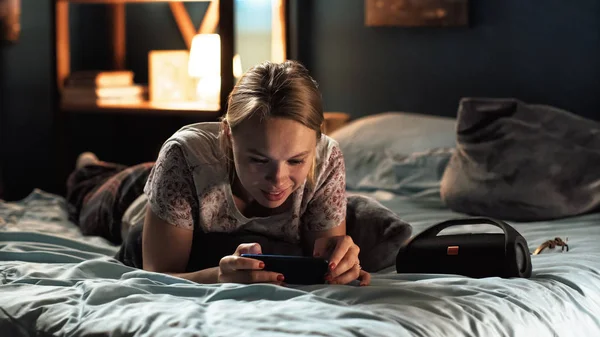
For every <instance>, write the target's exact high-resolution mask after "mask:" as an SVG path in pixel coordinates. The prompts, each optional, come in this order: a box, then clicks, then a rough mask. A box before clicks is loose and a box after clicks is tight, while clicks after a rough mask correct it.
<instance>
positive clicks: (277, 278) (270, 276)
mask: <svg viewBox="0 0 600 337" xmlns="http://www.w3.org/2000/svg"><path fill="white" fill-rule="evenodd" d="M238 273H239V274H240V275H241V277H242V278H243V279H244V282H243V283H273V282H283V281H284V280H285V277H284V276H283V275H282V274H280V273H276V272H272V271H264V270H252V271H245V272H238Z"/></svg>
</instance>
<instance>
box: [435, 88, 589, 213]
mask: <svg viewBox="0 0 600 337" xmlns="http://www.w3.org/2000/svg"><path fill="white" fill-rule="evenodd" d="M457 119H458V120H457V136H456V140H457V144H456V146H457V150H456V151H455V153H454V154H453V155H452V158H451V159H450V162H449V163H448V165H447V167H446V169H445V171H444V175H443V177H442V181H441V191H440V193H441V197H442V200H443V201H444V203H445V204H446V205H447V206H448V207H449V208H451V209H452V210H454V211H457V212H462V213H467V214H471V215H479V216H487V217H494V218H500V219H505V220H514V221H538V220H550V219H557V218H563V217H569V216H574V215H579V214H584V213H587V212H591V211H595V210H598V208H599V206H600V170H599V169H598V168H600V124H599V123H597V122H595V121H592V120H588V119H585V118H582V117H579V116H577V115H574V114H572V113H570V112H568V111H565V110H561V109H558V108H555V107H551V106H544V105H532V104H525V103H524V102H521V101H519V100H516V99H485V98H465V99H462V100H461V102H460V106H459V110H458V117H457Z"/></svg>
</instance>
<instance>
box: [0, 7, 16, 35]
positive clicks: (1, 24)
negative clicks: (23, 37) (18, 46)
mask: <svg viewBox="0 0 600 337" xmlns="http://www.w3.org/2000/svg"><path fill="white" fill-rule="evenodd" d="M20 34H21V0H0V41H9V42H15V41H17V40H18V39H19V35H20Z"/></svg>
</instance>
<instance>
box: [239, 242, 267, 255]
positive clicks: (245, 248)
mask: <svg viewBox="0 0 600 337" xmlns="http://www.w3.org/2000/svg"><path fill="white" fill-rule="evenodd" d="M242 254H262V248H261V247H260V244H258V243H242V244H241V245H239V246H238V248H237V249H236V251H235V255H242Z"/></svg>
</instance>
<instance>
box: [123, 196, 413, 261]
mask: <svg viewBox="0 0 600 337" xmlns="http://www.w3.org/2000/svg"><path fill="white" fill-rule="evenodd" d="M142 231H143V222H138V224H136V225H134V226H133V227H131V228H130V229H129V232H128V234H127V236H126V239H125V242H124V244H123V245H122V247H121V249H120V250H119V252H118V253H117V255H116V258H117V259H118V260H119V261H121V262H123V263H124V264H126V265H128V266H132V267H136V268H142V263H143V260H142V241H141V240H142ZM346 232H347V234H348V235H349V236H350V237H352V239H353V240H354V242H355V243H356V244H357V245H358V246H359V247H360V249H361V250H360V253H359V259H360V261H361V266H362V268H363V269H364V270H366V271H369V272H376V271H379V270H382V269H385V268H388V267H390V266H393V265H394V264H395V261H396V254H397V253H398V250H399V249H400V246H401V245H402V244H404V243H405V242H406V240H408V239H409V238H410V235H411V233H412V227H411V226H410V224H408V223H406V222H405V221H403V220H402V219H401V218H400V216H398V215H397V214H396V213H394V212H393V211H391V210H389V209H388V208H386V207H385V206H383V205H382V204H381V203H379V202H378V201H376V200H375V199H372V198H369V197H366V196H361V195H349V196H348V204H347V212H346ZM247 242H257V243H259V244H260V245H261V248H262V252H263V254H283V255H303V253H304V252H303V251H302V247H300V246H298V245H296V244H291V243H287V242H282V241H281V240H276V239H272V238H269V237H267V236H265V235H259V234H256V233H251V232H248V231H238V232H235V233H203V232H201V231H194V240H193V243H192V252H193V253H192V254H191V256H190V261H189V262H188V271H193V270H200V269H205V268H210V267H214V266H217V265H218V264H219V261H220V259H221V258H222V257H223V256H226V255H230V254H232V253H233V252H234V251H235V249H236V248H237V246H238V245H239V244H241V243H247Z"/></svg>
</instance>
